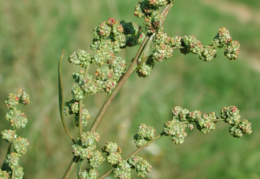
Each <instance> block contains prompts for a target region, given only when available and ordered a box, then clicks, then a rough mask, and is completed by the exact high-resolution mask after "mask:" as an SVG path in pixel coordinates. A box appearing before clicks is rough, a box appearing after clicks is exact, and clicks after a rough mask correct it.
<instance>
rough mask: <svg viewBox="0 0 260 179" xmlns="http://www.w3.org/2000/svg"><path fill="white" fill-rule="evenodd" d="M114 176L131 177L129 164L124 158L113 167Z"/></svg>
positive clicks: (119, 177) (121, 178)
mask: <svg viewBox="0 0 260 179" xmlns="http://www.w3.org/2000/svg"><path fill="white" fill-rule="evenodd" d="M113 172H114V177H115V178H118V179H129V178H131V166H130V165H129V164H128V163H127V161H126V160H121V161H119V163H118V165H117V166H116V168H115V169H114V171H113Z"/></svg>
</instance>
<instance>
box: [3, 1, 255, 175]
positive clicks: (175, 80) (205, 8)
mask: <svg viewBox="0 0 260 179" xmlns="http://www.w3.org/2000/svg"><path fill="white" fill-rule="evenodd" d="M136 3H137V1H123V0H85V1H83V0H75V1H64V0H55V1H33V0H13V1H0V60H1V65H0V86H1V93H0V101H1V103H0V117H1V126H0V130H2V129H5V128H8V127H9V126H8V124H7V121H6V120H5V119H4V118H5V113H6V111H7V109H6V108H5V105H4V100H5V99H6V97H7V95H8V93H10V92H14V91H16V90H17V89H19V88H23V89H25V90H26V91H28V93H29V94H30V95H31V104H30V105H29V106H28V107H21V108H22V110H23V111H25V112H26V114H27V116H28V118H29V125H28V126H27V128H26V129H25V130H20V131H19V134H20V135H21V136H23V137H27V138H28V139H29V141H30V147H29V152H28V154H26V155H25V156H24V157H23V158H22V159H21V165H22V166H23V167H24V172H25V177H24V178H37V179H38V178H39V179H41V178H61V176H62V175H63V173H64V172H65V169H66V167H67V166H68V164H69V162H70V160H71V158H72V154H71V141H70V140H69V138H68V137H67V136H66V134H65V132H64V130H63V128H62V125H61V122H60V118H59V113H58V93H57V60H58V59H59V57H60V55H61V53H62V50H63V49H64V50H65V57H66V58H67V57H68V55H70V54H71V53H72V52H73V51H74V50H77V49H87V50H88V49H89V45H90V43H91V39H92V29H93V28H94V27H95V26H97V25H98V24H99V23H100V22H102V21H105V20H107V19H108V18H109V17H114V18H116V19H125V20H126V21H136V22H138V23H139V24H142V23H143V21H142V20H140V19H137V18H135V17H134V16H133V12H134V6H135V4H136ZM259 8H260V1H259V0H248V1H244V0H239V1H238V0H220V1H212V0H192V1H188V0H176V3H175V6H174V8H173V9H172V10H171V11H170V13H169V15H168V17H167V19H166V22H165V26H164V27H165V28H164V29H165V31H166V32H167V33H168V35H169V36H174V35H180V36H182V35H190V34H194V35H195V36H197V38H198V39H200V40H201V41H202V42H203V44H207V43H209V42H210V40H211V39H212V38H213V37H214V36H215V34H216V33H217V31H218V28H219V27H222V26H224V27H226V28H227V29H229V31H230V32H231V35H232V37H233V39H235V40H238V41H239V42H240V43H241V53H240V54H241V55H240V58H239V59H238V60H237V61H229V60H227V59H226V58H225V57H224V56H223V51H220V52H221V53H219V54H218V57H217V58H216V59H215V60H214V61H212V62H209V63H205V62H202V61H200V60H199V59H198V57H197V56H193V55H187V56H183V55H181V54H180V53H179V52H178V51H176V52H174V55H173V58H172V59H170V60H168V61H164V62H162V63H156V67H155V69H154V70H153V72H152V74H151V75H150V76H149V77H148V78H146V79H140V78H139V77H138V76H137V75H136V74H134V75H132V76H131V78H130V79H129V80H128V82H127V83H126V84H125V86H124V87H123V88H122V90H121V92H120V93H119V94H118V96H117V97H116V98H115V100H114V101H113V103H112V105H111V106H110V108H109V110H108V112H107V114H106V115H105V120H104V121H103V122H102V123H101V126H100V127H99V128H98V132H99V133H100V135H101V136H102V137H101V141H100V146H103V145H104V144H105V142H106V141H108V140H112V141H117V142H118V144H119V145H121V146H123V147H122V148H123V156H126V155H128V154H129V153H130V152H131V151H133V150H134V149H135V147H134V143H133V140H132V136H133V135H134V133H135V129H136V127H137V126H138V125H139V124H140V123H147V124H148V125H154V126H155V127H156V129H157V130H158V131H160V130H162V128H163V123H164V122H165V121H167V120H169V119H170V117H171V108H172V107H173V106H176V105H180V106H182V107H185V108H188V109H190V110H195V109H200V110H202V111H204V112H211V111H216V112H218V111H219V109H220V108H222V107H223V106H230V105H236V106H237V107H238V108H239V109H240V110H241V116H242V117H244V118H247V119H249V120H250V121H251V122H252V126H253V133H252V135H250V136H244V137H243V138H241V139H234V138H233V137H231V136H230V135H229V133H228V127H227V126H226V125H224V124H219V125H218V126H217V130H216V131H213V132H212V133H210V134H209V135H204V134H201V133H199V132H198V131H196V130H194V131H192V132H189V135H188V137H187V138H186V142H185V143H184V144H183V145H178V146H176V145H174V144H172V143H171V141H170V138H162V139H160V140H159V141H158V142H156V143H155V144H153V145H151V146H150V147H149V148H148V149H147V150H144V151H142V153H141V155H142V156H144V158H146V159H148V161H150V163H151V164H152V165H153V171H152V173H151V174H150V175H149V176H148V178H152V179H158V178H162V179H164V178H165V179H167V178H181V179H186V178H187V179H190V178H201V179H204V178H236V179H240V178H241V179H242V178H243V179H244V178H252V179H257V178H260V150H259V149H260V142H259V139H260V131H259V130H260V122H259V116H260V94H259V92H260V83H259V82H260V51H259V46H260V12H259ZM135 52H136V48H133V49H127V50H126V51H124V52H123V53H121V54H120V55H121V56H122V57H123V58H125V59H126V60H127V63H128V64H130V60H131V58H132V57H133V56H134V54H135ZM75 70H76V68H75V67H74V66H71V65H70V64H69V63H68V62H67V61H64V63H63V78H64V89H65V91H64V93H65V96H66V97H65V100H66V101H67V100H70V98H71V96H70V89H71V86H72V83H73V80H72V78H71V74H72V72H73V71H75ZM105 97H106V95H97V96H95V97H88V98H87V101H85V105H86V106H87V108H88V109H89V111H90V113H91V116H92V118H91V119H92V120H93V119H94V118H95V116H96V114H97V113H98V111H99V109H100V107H101V106H102V103H103V101H104V100H105ZM67 124H68V125H69V129H70V131H71V132H72V133H73V135H74V136H76V134H77V131H76V129H75V128H74V123H73V120H72V119H68V120H67ZM85 130H86V129H85ZM7 146H8V145H7V143H6V142H4V141H2V140H1V142H0V162H1V163H2V162H3V160H4V156H5V153H6V150H7ZM102 172H103V171H101V173H102ZM133 176H134V178H136V176H135V175H134V174H133ZM72 178H75V175H74V176H73V177H72Z"/></svg>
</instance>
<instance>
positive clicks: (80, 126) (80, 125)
mask: <svg viewBox="0 0 260 179" xmlns="http://www.w3.org/2000/svg"><path fill="white" fill-rule="evenodd" d="M81 134H82V99H80V100H79V137H81Z"/></svg>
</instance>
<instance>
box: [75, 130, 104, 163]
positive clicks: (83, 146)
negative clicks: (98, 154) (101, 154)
mask: <svg viewBox="0 0 260 179" xmlns="http://www.w3.org/2000/svg"><path fill="white" fill-rule="evenodd" d="M99 138H100V136H99V134H98V133H96V132H94V133H93V132H83V133H82V134H81V136H80V140H79V141H78V142H77V143H76V144H74V145H73V146H72V151H73V154H74V155H75V156H80V158H82V159H90V158H91V156H92V155H93V153H94V150H95V149H96V142H98V141H99Z"/></svg>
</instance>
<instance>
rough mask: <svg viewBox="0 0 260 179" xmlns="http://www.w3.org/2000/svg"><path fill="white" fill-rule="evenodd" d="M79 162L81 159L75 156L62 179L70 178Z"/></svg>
mask: <svg viewBox="0 0 260 179" xmlns="http://www.w3.org/2000/svg"><path fill="white" fill-rule="evenodd" d="M78 161H79V157H77V156H74V157H73V159H72V160H71V162H70V164H69V166H68V168H67V170H66V172H65V174H64V175H63V177H62V179H68V178H69V177H70V173H71V172H72V171H73V169H74V167H75V164H76V163H77V162H78Z"/></svg>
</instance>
